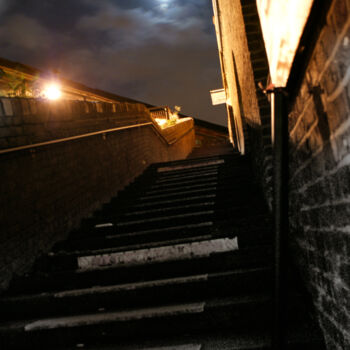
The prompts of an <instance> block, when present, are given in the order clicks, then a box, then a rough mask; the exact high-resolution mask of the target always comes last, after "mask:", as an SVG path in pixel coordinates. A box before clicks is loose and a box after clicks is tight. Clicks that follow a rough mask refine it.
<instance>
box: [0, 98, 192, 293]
mask: <svg viewBox="0 0 350 350" xmlns="http://www.w3.org/2000/svg"><path fill="white" fill-rule="evenodd" d="M27 103H28V104H30V107H29V109H28V110H24V108H23V106H24V104H27ZM24 104H23V101H21V100H10V99H3V100H2V104H1V110H2V111H3V112H4V113H3V115H2V116H1V118H0V120H1V132H2V134H1V135H2V137H1V138H0V139H1V140H3V141H4V142H3V146H7V147H8V146H12V147H14V146H18V145H22V144H25V143H26V141H28V140H29V141H31V142H32V143H36V142H39V141H40V142H42V141H45V140H46V139H47V138H48V135H47V134H46V131H47V128H50V130H51V131H52V133H51V134H49V137H50V138H59V137H67V136H72V135H74V134H77V133H79V134H80V133H81V132H92V131H98V130H103V129H105V128H111V127H116V126H120V125H130V124H135V123H136V122H144V121H147V122H151V119H150V117H149V115H148V113H147V111H146V109H145V108H144V107H143V106H142V105H129V104H124V105H123V104H119V105H116V106H117V107H118V108H119V110H113V108H114V107H113V106H108V105H103V104H93V103H85V102H79V103H78V102H76V101H71V102H67V101H66V102H60V104H61V105H60V106H61V107H59V108H62V109H60V113H59V112H58V111H57V110H55V109H54V108H53V104H51V105H49V104H48V102H44V101H34V100H32V101H30V100H29V101H25V103H24ZM16 105H20V106H21V107H22V109H20V108H18V109H15V108H16V107H15V106H16ZM98 106H100V107H98ZM101 106H102V107H101ZM32 108H33V109H32ZM35 108H37V111H38V110H39V109H40V108H42V109H44V110H45V108H47V109H46V111H48V110H50V113H51V114H50V115H51V116H52V118H51V119H50V121H48V118H49V117H48V115H47V113H44V112H43V113H42V114H40V113H39V112H38V114H35V111H36V109H35ZM107 109H110V111H109V112H107ZM99 110H100V111H101V112H99ZM11 111H12V112H11ZM74 111H75V112H76V114H74ZM84 111H86V112H85V114H84ZM66 113H67V114H66ZM98 113H100V115H99V114H98ZM28 116H29V117H30V118H29V119H26V118H28ZM74 116H76V120H75V119H74ZM94 118H95V119H98V118H100V120H94ZM16 120H19V121H21V122H18V123H19V124H18V128H19V129H18V134H19V136H16V132H15V131H16V130H17V126H15V125H14V123H15V121H16ZM84 121H87V123H84ZM16 123H17V121H16ZM52 123H54V124H52ZM29 125H30V126H32V129H31V133H30V134H26V130H27V129H28V128H27V127H28V126H29ZM63 125H64V126H63ZM16 137H21V139H16V140H12V138H16ZM193 145H194V132H193V120H192V119H188V120H186V121H185V122H182V123H180V124H178V125H176V126H173V127H170V128H168V129H165V130H164V131H161V130H160V129H159V128H157V127H156V126H155V125H154V124H152V123H150V124H148V125H145V126H142V127H134V128H131V129H125V130H121V131H117V132H110V133H103V134H99V135H95V136H90V137H85V138H81V139H77V140H71V141H66V142H61V143H56V144H50V145H46V146H41V147H37V148H30V149H25V150H21V151H15V152H11V153H4V154H0V162H1V171H0V193H1V196H0V207H1V212H0V226H1V227H0V290H2V289H4V288H6V286H7V285H8V283H9V281H10V279H11V278H12V276H13V274H23V273H25V272H26V271H28V269H29V268H30V266H31V264H32V263H33V261H34V260H35V258H36V257H38V256H39V255H41V254H42V253H43V252H46V251H48V250H49V249H50V248H51V247H52V245H53V244H54V243H55V242H57V241H58V240H61V239H63V238H64V237H66V235H67V234H68V232H69V231H70V230H71V229H72V228H74V227H76V226H77V225H78V223H79V222H80V220H81V219H82V218H83V217H86V216H88V215H89V214H91V212H92V211H93V210H95V209H96V208H98V207H99V206H100V205H101V204H102V203H104V202H107V201H108V200H109V199H110V198H111V197H112V196H114V195H116V194H117V192H118V191H120V190H121V189H123V188H124V187H125V186H126V185H127V184H128V183H130V181H132V179H134V178H135V177H136V176H138V175H139V174H141V173H142V171H143V170H144V169H145V168H146V167H147V166H148V165H149V164H151V163H153V162H160V161H168V160H174V159H180V158H184V157H186V156H187V154H188V153H189V152H190V151H191V149H192V147H193Z"/></svg>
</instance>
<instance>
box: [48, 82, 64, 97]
mask: <svg viewBox="0 0 350 350" xmlns="http://www.w3.org/2000/svg"><path fill="white" fill-rule="evenodd" d="M44 95H45V97H46V98H47V99H49V100H57V99H59V98H60V97H61V96H62V92H61V88H60V86H59V85H57V84H55V83H52V84H50V85H48V86H47V87H46V88H45V90H44Z"/></svg>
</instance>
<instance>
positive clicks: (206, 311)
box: [0, 295, 271, 349]
mask: <svg viewBox="0 0 350 350" xmlns="http://www.w3.org/2000/svg"><path fill="white" fill-rule="evenodd" d="M270 311H271V301H270V298H269V296H266V295H252V296H245V297H239V298H233V297H231V298H220V299H213V300H206V301H199V302H192V303H183V304H170V305H164V306H158V307H148V308H140V309H134V310H120V311H112V312H102V313H91V314H82V315H76V316H67V317H54V318H46V319H34V320H28V321H22V322H16V323H12V324H7V325H6V324H2V325H1V326H0V335H1V337H2V342H3V344H4V345H5V346H6V347H7V348H10V349H11V348H14V347H17V348H20V347H21V346H22V347H23V346H26V345H30V346H35V345H36V346H38V347H40V348H43V347H44V346H46V347H47V348H50V345H51V344H53V345H54V346H57V345H65V344H72V343H73V344H74V343H75V344H77V343H84V342H86V341H93V340H98V341H99V342H102V343H103V338H105V339H106V341H107V340H111V339H114V340H117V339H125V338H131V339H135V337H139V336H145V335H147V336H150V335H153V336H156V335H158V334H162V335H171V334H183V332H191V331H198V330H201V331H204V330H213V329H219V330H221V329H228V328H234V329H244V327H247V326H248V325H249V327H252V328H254V329H264V328H265V329H266V326H265V325H266V324H267V323H269V322H270V321H271V313H270Z"/></svg>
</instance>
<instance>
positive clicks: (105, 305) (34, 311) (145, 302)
mask: <svg viewBox="0 0 350 350" xmlns="http://www.w3.org/2000/svg"><path fill="white" fill-rule="evenodd" d="M271 275H272V272H271V269H269V268H248V269H237V270H231V271H225V272H220V273H211V274H201V275H192V276H185V277H175V278H167V279H163V280H151V281H145V282H134V283H126V284H117V285H108V286H93V287H90V288H83V289H76V290H68V291H67V290H61V291H56V292H48V293H39V294H29V295H19V296H15V297H7V298H6V297H5V298H0V309H1V315H0V318H1V319H2V320H3V321H5V320H15V319H21V318H22V319H23V318H27V319H29V318H38V317H47V316H49V315H51V316H52V315H55V316H63V315H72V314H76V313H87V312H97V311H100V312H102V311H111V310H115V309H117V308H122V307H124V308H125V307H127V306H128V307H144V306H156V305H159V304H166V303H175V302H177V303H183V302H191V301H192V302H193V301H195V300H196V299H198V298H200V299H203V298H212V297H215V296H216V297H227V296H233V295H235V296H238V295H246V294H247V293H257V292H263V291H265V292H266V290H268V289H269V287H268V286H269V284H270V283H272V276H271ZM62 288H64V286H62ZM155 296H156V298H155Z"/></svg>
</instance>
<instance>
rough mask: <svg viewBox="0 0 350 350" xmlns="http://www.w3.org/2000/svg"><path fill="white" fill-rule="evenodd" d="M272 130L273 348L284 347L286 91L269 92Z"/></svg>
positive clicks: (286, 170)
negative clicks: (270, 96) (273, 228)
mask: <svg viewBox="0 0 350 350" xmlns="http://www.w3.org/2000/svg"><path fill="white" fill-rule="evenodd" d="M272 94H273V96H272V97H273V98H272V101H273V102H272V103H273V106H272V107H273V108H272V125H273V130H274V135H273V148H274V214H275V242H274V245H275V246H274V248H275V249H274V251H275V255H274V257H275V261H274V275H275V276H274V319H273V334H272V348H273V349H274V350H282V349H285V348H286V326H287V324H286V322H287V312H286V307H287V292H288V291H287V244H288V243H287V239H288V114H287V106H286V105H287V97H286V93H285V90H284V89H282V88H275V89H274V91H273V92H272Z"/></svg>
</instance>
